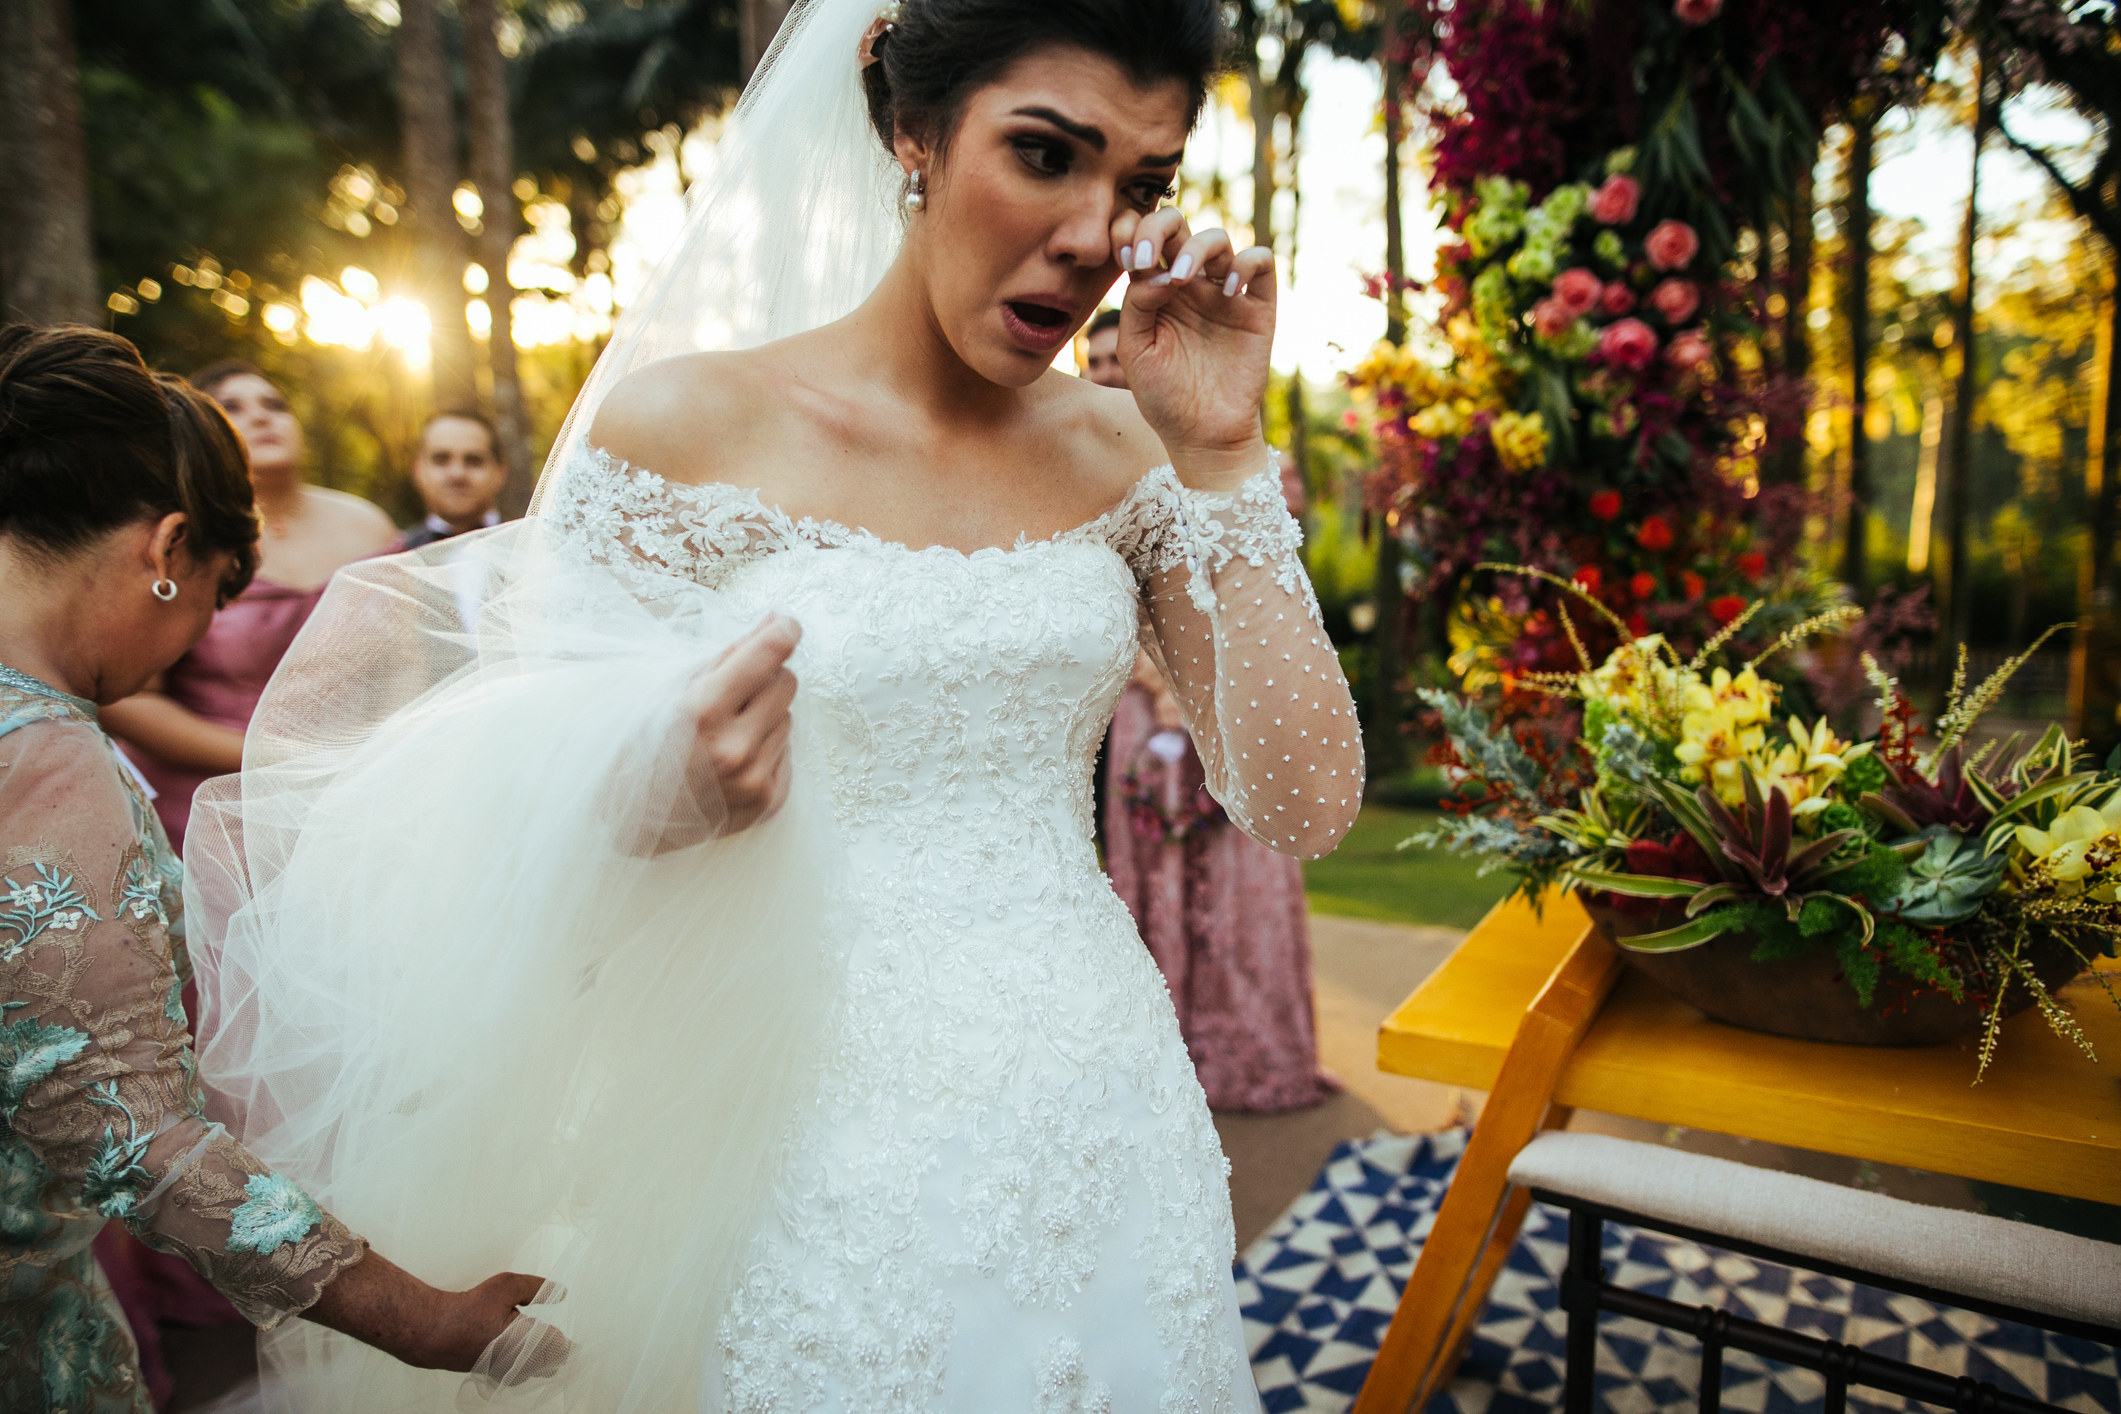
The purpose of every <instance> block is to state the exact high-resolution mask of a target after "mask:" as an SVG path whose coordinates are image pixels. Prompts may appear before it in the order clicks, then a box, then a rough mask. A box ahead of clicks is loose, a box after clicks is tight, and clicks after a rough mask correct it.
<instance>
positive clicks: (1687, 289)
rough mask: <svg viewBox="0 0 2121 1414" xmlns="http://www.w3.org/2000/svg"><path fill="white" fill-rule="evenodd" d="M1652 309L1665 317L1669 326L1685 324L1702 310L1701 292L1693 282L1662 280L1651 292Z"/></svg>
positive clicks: (1675, 279)
mask: <svg viewBox="0 0 2121 1414" xmlns="http://www.w3.org/2000/svg"><path fill="white" fill-rule="evenodd" d="M1650 308H1652V309H1654V310H1656V311H1657V312H1658V313H1659V314H1661V315H1663V316H1664V321H1665V323H1667V324H1684V323H1686V322H1687V321H1688V320H1689V319H1692V318H1693V317H1694V311H1695V310H1697V309H1699V308H1701V291H1700V290H1698V289H1696V288H1694V282H1693V281H1692V280H1681V279H1678V278H1676V277H1675V278H1673V279H1669V280H1662V281H1659V282H1658V285H1657V288H1656V289H1654V290H1651V291H1650Z"/></svg>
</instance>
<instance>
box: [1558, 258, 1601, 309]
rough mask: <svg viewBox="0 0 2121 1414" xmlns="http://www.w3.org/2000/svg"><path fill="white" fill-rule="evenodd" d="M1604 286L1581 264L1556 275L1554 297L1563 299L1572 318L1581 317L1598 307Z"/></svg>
mask: <svg viewBox="0 0 2121 1414" xmlns="http://www.w3.org/2000/svg"><path fill="white" fill-rule="evenodd" d="M1604 288H1605V285H1604V284H1603V282H1601V281H1600V280H1599V278H1598V277H1597V276H1596V275H1593V274H1592V273H1591V272H1590V271H1588V270H1586V269H1584V268H1583V267H1582V266H1581V265H1578V266H1576V267H1574V268H1573V269H1569V270H1564V271H1562V272H1561V273H1560V274H1559V275H1557V276H1555V277H1554V298H1555V299H1557V300H1560V301H1561V303H1562V307H1563V308H1565V309H1567V310H1568V312H1569V318H1571V319H1581V318H1582V317H1583V316H1584V315H1586V314H1589V313H1590V312H1591V311H1592V310H1593V309H1595V308H1597V307H1598V296H1599V293H1600V292H1601V291H1602V290H1604Z"/></svg>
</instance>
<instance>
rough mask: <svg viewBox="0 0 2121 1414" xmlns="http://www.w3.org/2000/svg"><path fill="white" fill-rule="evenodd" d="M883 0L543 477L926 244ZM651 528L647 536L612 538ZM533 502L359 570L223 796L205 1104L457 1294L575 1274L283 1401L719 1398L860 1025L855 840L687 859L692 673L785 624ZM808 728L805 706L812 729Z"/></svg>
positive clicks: (210, 951) (282, 1387)
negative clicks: (848, 1004)
mask: <svg viewBox="0 0 2121 1414" xmlns="http://www.w3.org/2000/svg"><path fill="white" fill-rule="evenodd" d="M876 14H877V4H876V0H803V3H798V4H797V6H796V7H795V9H794V11H793V13H792V14H791V15H790V16H789V18H788V20H787V22H786V24H785V25H784V26H783V28H782V31H781V34H780V36H779V38H778V39H777V40H776V41H775V43H774V45H773V48H772V50H771V51H770V52H769V54H768V55H767V57H766V60H765V62H764V63H763V64H762V65H761V67H760V70H759V72H758V75H757V76H756V77H755V79H754V80H753V82H752V84H751V85H750V87H749V88H748V89H747V91H746V92H745V94H744V96H743V98H742V100H741V102H740V103H739V104H738V106H737V109H736V111H735V113H734V115H733V117H732V118H731V120H730V121H729V123H728V125H727V128H726V131H725V133H724V134H723V136H722V138H721V140H720V142H719V143H718V144H717V145H716V149H715V152H714V156H713V166H712V169H711V170H710V171H709V172H708V173H707V174H706V175H705V176H704V177H703V178H702V179H701V180H700V181H699V183H698V184H697V185H696V186H695V189H694V192H693V194H692V205H691V211H690V215H689V218H688V221H687V224H686V227H685V230H684V233H683V236H682V238H681V239H680V241H679V242H678V244H677V246H676V247H675V249H674V250H673V251H672V252H671V253H670V254H669V256H668V257H667V258H666V259H665V260H664V262H663V264H662V266H661V268H660V269H659V270H658V271H657V273H656V274H655V276H654V277H653V279H652V281H651V282H650V284H649V285H648V287H647V289H646V290H645V291H644V292H643V294H642V295H641V297H640V298H638V299H637V300H636V301H635V302H634V303H633V305H632V306H631V307H630V308H629V310H628V312H627V313H626V315H625V316H624V317H623V318H622V320H621V321H620V323H619V326H618V329H617V331H616V333H615V336H614V338H613V340H612V343H611V345H610V347H609V348H608V349H607V350H606V352H605V354H604V356H603V357H602V359H601V360H600V361H599V363H598V365H597V367H596V369H595V371H594V373H593V374H592V375H591V378H590V380H589V383H588V385H587V387H586V388H585V390H584V391H583V393H582V395H581V397H580V399H579V400H578V401H577V402H576V404H575V406H574V409H573V411H572V412H571V413H570V414H569V417H568V420H567V424H566V426H565V428H564V429H563V431H562V433H561V435H560V437H559V439H558V442H557V443H556V445H555V447H554V449H553V452H552V456H551V459H550V460H549V462H548V463H547V470H546V473H545V476H544V478H543V479H542V480H541V482H540V488H539V494H538V502H537V503H536V504H537V505H542V504H544V503H545V502H546V501H547V500H548V499H549V498H550V497H551V495H552V494H553V488H554V484H555V482H556V480H558V479H560V478H564V477H565V476H566V475H567V468H569V467H570V466H577V465H581V464H582V463H583V460H584V459H583V458H581V457H579V456H578V455H577V453H578V452H579V451H580V449H581V446H582V444H583V442H584V440H585V438H586V435H587V431H588V428H589V426H590V424H591V420H592V418H593V416H594V412H595V409H596V407H597V405H598V403H599V402H600V401H601V400H602V398H603V396H604V394H605V393H606V392H607V391H608V390H609V389H610V388H611V387H612V385H613V384H614V383H615V382H616V381H617V380H618V379H620V378H621V377H623V376H624V375H625V374H626V373H627V372H629V371H631V370H632V369H634V368H637V367H639V366H640V365H642V364H644V363H646V362H649V361H651V360H654V359H658V358H662V357H666V356H669V355H672V354H676V353H682V352H690V351H695V350H702V349H714V348H739V347H745V346H748V345H753V344H757V343H761V342H764V341H766V340H769V339H773V338H778V337H781V336H784V335H787V334H791V333H795V332H798V331H801V330H804V329H808V328H812V327H815V326H817V325H820V324H823V323H826V322H828V321H830V320H832V319H835V318H838V317H839V316H841V315H843V314H845V313H847V312H848V311H849V310H851V309H852V308H854V306H855V305H856V304H858V303H859V302H860V300H861V299H862V298H863V296H865V295H866V294H867V293H868V291H869V290H870V289H871V288H872V287H873V286H874V284H875V283H876V281H877V280H878V279H879V278H880V277H881V275H882V273H883V271H884V269H885V267H886V266H887V265H888V264H889V263H890V261H891V259H892V257H893V255H894V254H895V252H896V249H897V246H898V242H899V238H900V233H901V226H900V222H899V216H898V203H897V200H896V196H897V183H898V181H899V173H898V170H897V168H896V167H895V166H894V165H893V164H891V163H890V162H889V161H888V160H887V159H886V157H885V155H884V154H883V152H882V150H881V148H880V146H879V144H878V143H877V142H876V140H875V138H874V135H873V133H872V132H871V130H870V128H869V123H868V116H867V110H866V107H865V105H864V102H863V96H862V91H861V86H860V81H859V74H858V68H857V61H856V55H857V49H858V45H859V43H860V40H861V36H862V34H863V32H864V31H865V30H866V29H867V27H868V26H869V24H870V23H871V22H872V20H873V19H874V18H875V17H876ZM613 514H614V515H616V514H617V510H616V508H614V510H613ZM648 583H649V580H648V579H647V578H646V577H641V576H633V575H622V574H620V573H616V572H614V570H613V569H612V568H611V567H610V566H608V565H600V564H598V563H595V562H594V561H593V559H592V558H591V557H589V556H586V555H583V554H581V553H579V549H578V547H577V546H575V545H572V544H570V542H569V539H568V537H566V536H564V535H561V534H559V533H557V532H556V531H555V529H554V528H553V523H552V522H550V521H549V520H546V519H541V518H540V517H539V516H538V515H537V514H536V513H535V507H534V510H533V514H532V516H531V517H530V518H529V519H527V520H525V521H522V522H519V523H517V524H515V525H510V526H504V527H501V528H499V529H497V530H492V531H486V532H480V533H478V534H475V535H472V536H467V537H463V538H461V539H458V540H452V541H445V542H442V543H441V544H438V545H436V546H433V547H430V548H428V549H427V550H423V551H416V552H413V553H410V554H406V555H397V556H392V557H389V558H386V559H382V560H376V561H370V562H366V563H363V564H359V565H356V566H353V567H351V568H349V569H348V570H345V571H342V572H341V573H340V574H339V576H338V577H337V578H336V579H335V580H334V581H333V583H332V586H331V588H330V589H329V591H328V592H327V593H326V595H325V597H324V600H323V603H322V605H321V606H320V607H319V609H318V611H317V613H316V615H315V616H314V618H313V619H312V620H311V622H310V624H309V625H308V627H307V628H306V629H305V630H304V631H303V633H302V635H301V637H300V638H299V639H298V640H297V641H296V643H295V645H294V648H293V650H292V651H291V652H290V653H289V655H288V657H287V659H286V660H285V662H283V664H282V665H281V667H280V669H279V671H278V673H277V674H276V675H275V676H274V678H273V681H272V683H271V685H270V687H269V688H268V690H267V692H266V694H265V697H264V700H263V702H262V703H261V704H260V707H259V710H258V713H257V716H256V718H255V720H254V722H253V724H252V727H251V732H250V736H249V739H248V742H247V744H246V748H245V758H244V769H243V773H242V774H241V775H240V776H238V777H228V778H223V779H222V780H219V781H216V782H213V783H211V784H209V786H208V787H207V788H206V789H205V790H203V791H202V792H201V793H200V796H199V798H198V802H197V805H196V807H195V809H194V813H193V816H192V821H193V823H192V827H191V841H190V849H189V858H188V860H187V865H188V869H189V879H188V884H187V902H188V906H189V908H190V910H191V914H190V916H191V918H192V919H193V925H192V936H193V939H194V950H195V960H196V962H197V964H198V971H199V974H200V978H201V991H202V1012H201V1017H200V1031H201V1046H200V1065H201V1073H202V1078H203V1080H204V1081H205V1083H206V1085H207V1087H208V1089H209V1092H210V1093H211V1094H212V1096H213V1097H214V1100H215V1103H216V1104H217V1105H218V1107H219V1109H218V1115H219V1117H221V1118H224V1119H226V1120H227V1121H228V1122H229V1123H230V1125H231V1127H232V1128H233V1129H234V1130H235V1131H236V1132H237V1133H238V1134H239V1136H240V1137H241V1138H242V1139H243V1141H244V1142H245V1143H246V1144H247V1145H249V1146H250V1147H251V1149H252V1150H254V1151H255V1152H256V1153H258V1154H259V1155H260V1156H261V1157H263V1158H264V1159H266V1161H267V1162H269V1163H272V1164H273V1165H275V1166H276V1167H277V1168H278V1169H279V1170H281V1171H282V1172H284V1173H286V1174H287V1175H288V1176H289V1177H291V1178H293V1179H295V1180H296V1181H298V1182H299V1183H301V1184H302V1185H303V1186H304V1187H305V1188H307V1189H308V1190H309V1191H310V1192H311V1193H312V1194H313V1195H315V1196H316V1198H317V1199H318V1200H319V1201H320V1202H322V1203H323V1204H324V1205H325V1206H327V1207H328V1208H330V1209H331V1210H332V1211H333V1212H334V1213H335V1214H336V1215H337V1216H339V1217H340V1218H341V1219H343V1220H344V1221H345V1222H346V1223H348V1224H349V1225H350V1226H351V1227H352V1228H353V1229H354V1230H355V1231H357V1232H360V1233H361V1234H362V1235H364V1236H366V1237H367V1238H368V1239H369V1240H370V1241H371V1242H372V1243H373V1244H374V1245H375V1247H376V1249H377V1250H378V1251H380V1252H382V1253H383V1254H385V1255H386V1256H388V1257H389V1258H390V1259H392V1260H393V1261H396V1262H398V1263H399V1264H401V1265H403V1266H406V1267H408V1268H410V1269H411V1270H412V1271H414V1272H415V1273H417V1274H418V1275H420V1276H421V1277H424V1278H425V1279H427V1280H429V1281H432V1282H434V1283H436V1284H438V1285H442V1286H445V1287H463V1286H466V1285H469V1284H471V1283H473V1282H476V1281H478V1280H480V1279H482V1278H484V1277H486V1276H488V1275H490V1274H492V1273H493V1272H496V1271H500V1270H504V1269H512V1270H517V1271H527V1272H536V1273H541V1274H543V1275H545V1276H547V1277H549V1278H550V1279H551V1285H550V1286H549V1287H548V1289H547V1292H546V1294H545V1297H544V1298H542V1299H541V1302H540V1303H539V1304H538V1305H536V1306H534V1307H533V1308H531V1316H532V1317H534V1318H535V1319H534V1320H532V1319H528V1318H526V1319H525V1320H523V1321H519V1322H518V1323H517V1326H516V1328H514V1329H513V1330H512V1331H511V1333H510V1335H509V1336H507V1337H504V1339H503V1340H502V1341H500V1342H498V1343H497V1344H496V1346H495V1347H494V1348H493V1349H492V1350H490V1351H489V1352H488V1355H487V1358H486V1360H485V1362H484V1363H483V1364H482V1367H481V1369H480V1371H478V1372H476V1373H475V1374H474V1375H473V1376H472V1377H469V1378H467V1377H465V1376H462V1375H451V1374H444V1373H439V1372H433V1371H420V1370H413V1369H410V1368H409V1367H406V1366H403V1365H400V1364H398V1363H397V1362H395V1361H393V1360H391V1359H390V1358H389V1357H387V1356H383V1355H381V1354H379V1353H377V1352H375V1351H372V1350H370V1349H368V1348H367V1347H364V1346H361V1345H358V1344H357V1343H355V1342H353V1341H351V1340H348V1339H346V1338H344V1337H341V1336H338V1335H336V1334H334V1333H332V1332H330V1331H327V1330H325V1329H323V1328H322V1327H319V1326H316V1325H313V1324H309V1323H305V1322H290V1323H288V1325H287V1326H285V1327H283V1328H282V1329H281V1331H279V1332H276V1333H274V1334H273V1335H272V1336H270V1337H268V1339H267V1343H266V1349H265V1365H266V1401H267V1404H268V1406H269V1407H272V1408H275V1409H280V1410H300V1411H303V1414H314V1411H326V1410H340V1409H344V1410H360V1411H363V1414H373V1411H381V1410H398V1409H405V1410H428V1409H453V1408H458V1407H465V1408H483V1407H494V1408H534V1407H550V1408H554V1409H565V1410H568V1411H576V1410H580V1411H630V1410H643V1411H656V1412H657V1414H664V1411H674V1410H689V1409H692V1408H695V1407H697V1405H698V1402H699V1399H700V1391H701V1389H702V1382H703V1379H704V1378H705V1374H704V1371H703V1368H702V1364H703V1361H704V1360H705V1359H706V1358H707V1357H708V1355H709V1353H710V1352H711V1351H712V1350H713V1348H714V1332H715V1327H716V1323H717V1320H718V1318H719V1315H720V1312H721V1309H722V1306H723V1304H724V1303H725V1300H726V1297H727V1294H728V1292H729V1291H730V1289H731V1288H732V1286H733V1285H734V1284H735V1283H736V1281H737V1280H738V1279H739V1278H740V1276H741V1273H742V1267H743V1263H744V1260H745V1245H746V1243H747V1241H748V1239H749V1238H750V1236H751V1234H752V1233H753V1232H754V1231H755V1229H756V1228H757V1226H758V1222H759V1219H760V1216H761V1214H762V1212H763V1209H764V1205H765V1204H766V1202H767V1200H768V1197H769V1194H770V1192H771V1189H772V1186H773V1182H774V1178H775V1174H776V1171H777V1166H778V1165H779V1163H780V1162H781V1158H782V1152H783V1148H784V1145H785V1141H786V1139H787V1137H788V1136H789V1134H790V1133H791V1132H792V1130H793V1129H794V1127H795V1125H796V1123H797V1122H798V1119H799V1117H800V1115H801V1113H802V1110H803V1107H804V1105H805V1104H806V1103H807V1102H808V1100H809V1098H810V1096H809V1090H810V1086H811V1079H810V1077H811V1075H812V1064H811V1058H812V1057H813V1056H814V1054H815V1051H816V1048H817V1046H818V1044H819V1039H820V1036H821V1034H822V1029H823V1028H825V1027H827V1026H829V1025H830V1024H831V1019H832V1017H833V1014H834V1010H835V1008H834V983H833V978H834V969H833V961H834V950H833V947H832V942H831V939H830V937H829V924H830V917H831V908H830V893H831V889H830V886H831V882H832V880H833V879H834V878H835V877H836V867H837V866H836V865H835V861H834V851H835V841H834V838H833V834H832V829H831V826H830V823H829V821H830V813H829V811H828V810H827V809H826V808H825V806H824V804H823V802H822V800H821V798H820V796H819V793H818V789H817V787H816V786H815V784H814V783H813V782H812V781H810V780H808V779H807V778H806V777H805V776H804V775H803V774H802V770H801V767H800V765H798V771H797V777H796V784H795V789H794V792H793V794H792V796H791V799H790V801H789V804H788V806H787V807H786V808H785V809H784V810H783V811H782V812H781V813H780V814H779V815H778V816H776V817H775V819H774V820H772V821H771V822H770V823H768V824H767V825H765V826H763V827H760V828H755V829H751V830H747V831H744V832H742V833H740V834H737V835H735V836H732V837H730V838H727V839H720V840H712V841H710V842H708V843H705V844H698V845H694V846H692V847H690V848H687V849H682V850H678V851H675V852H671V853H666V854H661V855H658V854H656V852H655V846H654V842H655V840H656V839H657V837H658V835H659V833H660V830H661V826H662V823H663V822H664V821H666V820H668V819H670V818H672V817H673V816H674V815H676V816H682V815H683V814H684V813H685V812H687V811H691V810H709V811H711V810H712V809H713V803H712V802H708V803H705V804H702V803H699V802H696V801H694V800H693V799H692V798H691V796H690V794H689V792H687V791H686V790H685V788H684V786H683V780H684V773H683V770H682V763H683V760H684V753H685V750H686V747H687V744H688V732H689V724H688V723H686V722H685V721H683V720H682V719H681V718H680V717H679V715H678V714H677V711H676V703H677V702H678V699H679V695H680V693H681V691H682V690H683V688H684V686H685V685H686V683H687V682H688V681H689V680H690V679H691V678H692V677H693V676H694V675H695V674H697V673H698V672H700V671H701V670H702V669H704V668H705V667H707V666H708V665H710V664H712V663H713V662H714V661H715V660H716V658H717V657H718V655H719V654H720V653H721V652H722V651H723V649H725V648H726V647H727V645H728V644H730V643H731V642H732V641H734V640H735V639H736V638H738V637H740V636H742V635H743V634H744V633H745V632H746V631H747V630H748V629H750V628H751V627H752V624H751V623H750V622H748V621H740V620H739V619H738V618H737V616H736V615H735V614H734V612H733V611H732V610H731V609H730V608H729V606H728V605H727V604H726V603H725V602H724V601H723V600H722V599H721V598H720V597H719V596H718V595H717V594H715V593H714V592H713V591H711V590H709V589H707V588H705V587H702V586H697V585H692V584H688V583H685V582H682V581H678V580H674V579H671V578H669V577H660V578H656V579H654V580H653V585H654V587H653V588H652V589H651V588H647V587H645V586H646V585H647V584H648ZM801 710H803V709H802V707H801V706H800V704H799V705H798V707H797V711H798V712H800V711H801Z"/></svg>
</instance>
